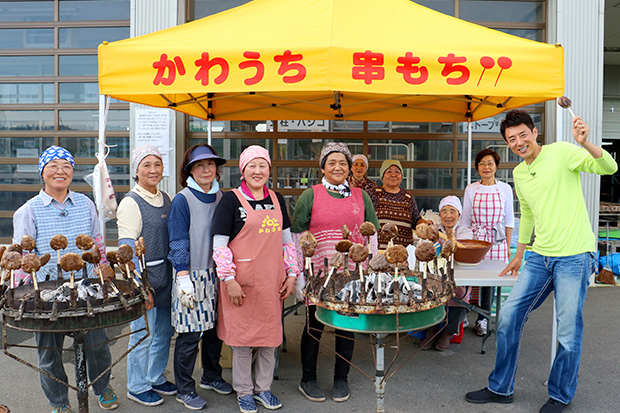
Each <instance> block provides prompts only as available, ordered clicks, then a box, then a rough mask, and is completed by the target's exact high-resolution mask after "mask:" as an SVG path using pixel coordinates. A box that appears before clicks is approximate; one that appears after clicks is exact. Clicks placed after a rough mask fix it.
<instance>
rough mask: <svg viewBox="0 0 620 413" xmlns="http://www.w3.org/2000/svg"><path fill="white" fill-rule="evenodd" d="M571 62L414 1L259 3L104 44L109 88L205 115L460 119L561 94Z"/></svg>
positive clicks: (102, 78)
mask: <svg viewBox="0 0 620 413" xmlns="http://www.w3.org/2000/svg"><path fill="white" fill-rule="evenodd" d="M563 59H564V57H563V49H562V47H561V46H559V45H549V44H545V43H539V42H534V41H530V40H527V39H522V38H519V37H515V36H511V35H508V34H505V33H501V32H497V31H494V30H491V29H487V28H484V27H481V26H478V25H475V24H472V23H468V22H465V21H462V20H459V19H456V18H453V17H450V16H447V15H444V14H441V13H438V12H435V11H433V10H430V9H428V8H426V7H423V6H420V5H417V4H415V3H412V2H410V1H409V0H381V1H378V0H255V1H252V2H250V3H247V4H245V5H243V6H240V7H236V8H234V9H231V10H228V11H225V12H222V13H219V14H216V15H213V16H209V17H206V18H203V19H200V20H196V21H194V22H191V23H187V24H183V25H180V26H176V27H173V28H170V29H166V30H161V31H158V32H155V33H151V34H147V35H144V36H140V37H136V38H132V39H127V40H121V41H117V42H113V43H104V44H102V45H100V46H99V87H100V93H101V94H102V95H108V96H111V97H113V98H116V99H121V100H126V101H130V102H136V103H141V104H145V105H149V106H155V107H162V108H172V109H175V110H178V111H181V112H184V113H187V114H189V115H192V116H196V117H199V118H203V119H217V120H270V119H272V120H277V119H299V120H304V119H310V120H313V119H349V120H374V121H379V120H391V121H424V122H439V121H441V122H461V121H472V120H478V119H483V118H486V117H489V116H493V115H496V114H498V113H501V112H503V111H504V110H507V109H511V108H516V107H521V106H525V105H531V104H534V103H538V102H542V101H545V100H549V99H553V98H556V97H558V96H560V95H562V93H563V90H564V72H563Z"/></svg>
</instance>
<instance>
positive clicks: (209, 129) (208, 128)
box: [207, 119, 213, 145]
mask: <svg viewBox="0 0 620 413" xmlns="http://www.w3.org/2000/svg"><path fill="white" fill-rule="evenodd" d="M212 131H213V125H212V124H211V119H209V120H207V143H208V144H209V145H211V132H212Z"/></svg>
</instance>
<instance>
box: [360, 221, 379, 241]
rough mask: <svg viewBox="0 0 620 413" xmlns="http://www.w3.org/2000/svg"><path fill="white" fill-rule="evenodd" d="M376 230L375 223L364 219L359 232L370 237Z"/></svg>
mask: <svg viewBox="0 0 620 413" xmlns="http://www.w3.org/2000/svg"><path fill="white" fill-rule="evenodd" d="M375 232H377V228H375V224H373V223H372V222H369V221H366V222H364V223H363V224H362V225H360V233H361V234H362V235H363V236H364V237H370V236H372V235H374V234H375Z"/></svg>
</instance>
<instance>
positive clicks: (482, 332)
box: [476, 318, 488, 336]
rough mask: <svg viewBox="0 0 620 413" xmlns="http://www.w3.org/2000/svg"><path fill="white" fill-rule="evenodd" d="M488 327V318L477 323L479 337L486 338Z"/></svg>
mask: <svg viewBox="0 0 620 413" xmlns="http://www.w3.org/2000/svg"><path fill="white" fill-rule="evenodd" d="M487 326H488V321H487V319H486V318H483V319H482V320H478V321H476V334H478V335H479V336H486V335H487Z"/></svg>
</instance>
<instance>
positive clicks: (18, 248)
mask: <svg viewBox="0 0 620 413" xmlns="http://www.w3.org/2000/svg"><path fill="white" fill-rule="evenodd" d="M6 250H7V251H10V252H19V253H20V254H21V253H22V251H23V250H24V249H23V248H22V246H21V245H19V244H11V245H9V247H8V248H7V249H6Z"/></svg>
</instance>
